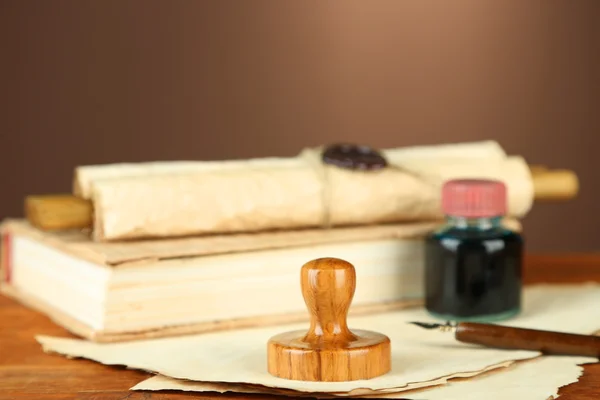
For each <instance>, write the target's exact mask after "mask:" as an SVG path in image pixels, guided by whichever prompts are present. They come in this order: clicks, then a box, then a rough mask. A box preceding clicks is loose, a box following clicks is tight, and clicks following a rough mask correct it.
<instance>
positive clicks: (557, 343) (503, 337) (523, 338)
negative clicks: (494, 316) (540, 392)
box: [455, 322, 600, 357]
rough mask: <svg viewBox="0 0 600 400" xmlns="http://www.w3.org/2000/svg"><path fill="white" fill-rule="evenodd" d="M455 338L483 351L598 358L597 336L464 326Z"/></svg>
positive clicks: (490, 325) (599, 352) (457, 330)
mask: <svg viewBox="0 0 600 400" xmlns="http://www.w3.org/2000/svg"><path fill="white" fill-rule="evenodd" d="M455 337H456V339H457V340H459V341H461V342H465V343H473V344H479V345H482V346H486V347H495V348H502V349H518V350H533V351H540V352H542V353H544V354H554V355H569V356H585V357H600V336H592V335H576V334H572V333H563V332H549V331H542V330H537V329H523V328H513V327H508V326H500V325H493V324H480V323H474V322H463V323H460V324H458V326H457V328H456V333H455Z"/></svg>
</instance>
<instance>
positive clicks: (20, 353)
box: [0, 254, 600, 400]
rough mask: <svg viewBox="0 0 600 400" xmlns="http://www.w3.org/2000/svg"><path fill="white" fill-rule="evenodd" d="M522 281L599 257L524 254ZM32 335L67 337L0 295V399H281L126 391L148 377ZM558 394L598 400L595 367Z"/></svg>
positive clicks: (595, 268)
mask: <svg viewBox="0 0 600 400" xmlns="http://www.w3.org/2000/svg"><path fill="white" fill-rule="evenodd" d="M524 278H525V281H526V283H529V284H531V283H541V282H545V283H577V282H587V281H595V282H600V254H589V255H586V254H584V255H581V254H569V255H536V256H527V257H526V262H525V269H524ZM36 334H44V335H54V336H62V337H73V336H72V335H70V334H69V333H68V332H67V331H66V330H64V329H62V328H60V327H59V326H57V325H55V324H54V323H52V321H50V319H49V318H47V317H45V316H44V315H42V314H40V313H37V312H34V311H31V310H29V309H27V308H25V307H23V306H22V305H20V304H18V303H16V302H15V301H13V300H10V299H8V298H6V297H3V296H0V400H9V399H15V400H25V399H27V400H29V399H36V400H37V399H48V400H67V399H69V400H70V399H81V400H92V399H103V400H120V399H131V400H140V399H151V400H183V399H191V398H193V399H227V400H233V399H245V398H251V399H264V398H266V399H287V398H285V397H275V396H249V395H236V394H231V393H227V394H224V395H217V394H215V393H204V394H198V393H176V392H160V393H153V392H131V391H129V388H130V387H132V386H134V385H135V384H137V383H138V382H140V381H142V380H144V379H146V378H148V377H150V376H151V375H150V374H148V373H145V372H141V371H133V370H128V369H123V368H116V367H107V366H104V365H100V364H97V363H94V362H91V361H87V360H69V359H66V358H64V357H61V356H58V355H53V354H45V353H43V352H42V351H41V348H40V346H39V345H38V343H37V342H36V341H35V340H34V335H36ZM457 380H460V379H457ZM560 394H561V397H560V399H561V400H588V399H589V400H592V399H594V400H597V399H599V398H600V363H590V364H586V365H584V373H583V376H582V377H581V378H580V379H579V382H575V383H573V384H570V385H568V386H565V387H563V388H561V389H560ZM419 397H422V395H421V396H420V395H419V394H418V393H412V392H408V393H406V398H408V399H410V398H419Z"/></svg>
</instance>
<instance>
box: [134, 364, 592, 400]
mask: <svg viewBox="0 0 600 400" xmlns="http://www.w3.org/2000/svg"><path fill="white" fill-rule="evenodd" d="M593 361H594V360H593V359H590V358H588V357H536V358H534V359H531V360H525V361H519V362H507V363H506V364H507V365H504V367H505V368H502V369H500V368H498V369H497V370H494V371H492V372H491V373H489V374H482V375H481V376H477V377H473V378H471V379H468V380H464V381H449V382H448V383H447V384H446V385H442V386H436V387H432V388H430V389H423V390H419V391H414V392H408V393H407V392H406V391H402V392H396V393H386V394H369V395H368V396H369V398H381V399H400V398H403V399H411V400H421V399H423V400H447V399H461V400H481V399H483V398H485V399H486V400H505V399H540V400H546V399H548V398H553V396H556V395H557V394H558V389H559V388H560V387H561V386H565V385H567V384H569V383H572V382H576V381H577V379H578V378H579V376H580V375H581V371H582V368H581V367H580V366H579V364H584V363H588V362H593ZM442 383H444V382H441V383H440V384H442ZM132 390H151V391H155V390H181V391H194V392H217V393H225V392H235V393H262V394H278V395H290V396H297V395H298V392H291V391H282V390H273V389H271V388H265V387H257V386H251V385H244V384H231V383H230V384H227V383H208V382H207V383H205V382H194V381H185V380H181V379H173V378H169V377H166V376H162V375H157V376H154V377H152V378H149V379H146V380H145V381H142V382H140V383H139V384H137V385H136V386H134V387H133V388H132ZM374 393H377V392H374ZM310 396H312V397H321V396H320V395H319V394H316V395H315V394H311V395H310ZM322 396H323V397H327V398H331V397H334V396H335V395H322Z"/></svg>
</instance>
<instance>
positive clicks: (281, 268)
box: [1, 220, 514, 341]
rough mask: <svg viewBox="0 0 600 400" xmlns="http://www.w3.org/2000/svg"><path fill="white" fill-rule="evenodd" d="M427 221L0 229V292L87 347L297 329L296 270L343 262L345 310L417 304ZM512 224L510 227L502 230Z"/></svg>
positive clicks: (23, 225)
mask: <svg viewBox="0 0 600 400" xmlns="http://www.w3.org/2000/svg"><path fill="white" fill-rule="evenodd" d="M438 225H439V223H438V222H421V223H409V224H402V225H380V226H366V227H356V228H336V229H314V230H299V231H282V232H264V233H255V234H235V235H221V236H206V237H189V238H179V239H163V240H146V241H131V242H115V243H98V242H94V241H93V240H91V238H90V237H89V234H86V233H84V232H81V231H62V232H44V231H42V230H38V229H36V228H33V227H32V226H30V225H29V224H28V223H27V222H25V221H21V220H8V221H5V222H4V223H3V225H2V234H3V249H2V250H3V263H2V271H1V272H2V274H1V276H2V285H1V287H2V291H3V292H5V293H7V294H9V295H12V296H14V297H16V298H18V299H19V300H21V301H22V302H24V303H26V304H28V305H30V306H32V307H34V308H37V309H39V310H41V311H42V312H45V313H46V314H48V315H49V316H50V317H51V318H53V319H54V320H55V321H56V322H58V323H59V324H61V325H63V326H65V327H66V328H67V329H69V330H70V331H72V332H74V333H75V334H78V335H80V336H83V337H86V338H88V339H92V340H95V341H120V340H128V339H136V338H147V337H158V336H167V335H176V334H185V333H192V332H205V331H214V330H219V329H228V328H237V327H248V326H257V325H268V324H273V323H282V322H295V321H304V320H306V318H307V312H306V310H305V304H304V301H303V299H302V297H301V293H300V291H299V290H298V280H299V273H300V267H301V266H302V265H303V264H304V263H305V262H307V261H310V260H312V259H315V258H319V257H339V258H343V259H345V260H348V261H350V262H352V263H353V264H354V266H355V268H356V273H357V281H358V282H359V284H358V286H357V289H356V294H355V297H354V301H353V307H352V310H353V312H354V313H356V314H361V313H367V312H374V311H378V310H381V311H385V310H390V309H394V308H399V307H404V306H407V305H415V304H419V303H420V298H421V295H422V285H421V279H422V278H421V275H422V269H423V251H422V239H421V238H422V237H423V236H424V235H425V234H426V233H428V232H430V231H432V230H433V229H435V228H436V227H437V226H438ZM513 225H514V224H513Z"/></svg>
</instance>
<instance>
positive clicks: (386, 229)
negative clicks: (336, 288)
mask: <svg viewBox="0 0 600 400" xmlns="http://www.w3.org/2000/svg"><path fill="white" fill-rule="evenodd" d="M442 224H443V221H429V222H411V223H405V224H386V225H368V226H355V227H340V228H333V229H301V230H295V231H294V230H292V231H277V232H256V233H238V234H225V235H211V236H196V237H184V238H166V239H158V240H137V241H134V240H131V241H125V242H95V241H93V240H91V239H90V237H89V235H87V234H86V233H84V232H81V231H76V230H73V231H53V232H46V231H42V230H39V229H36V228H34V227H32V226H31V225H30V224H29V223H27V222H26V221H24V220H7V221H4V222H3V223H2V224H1V225H0V232H2V233H4V234H18V235H25V236H28V237H31V238H32V239H35V240H37V241H39V242H42V243H45V244H48V245H50V246H53V247H56V248H57V249H60V250H63V251H65V252H67V253H69V254H72V255H74V256H77V257H80V258H82V259H84V260H87V261H91V262H97V263H99V264H106V265H114V266H117V265H122V264H126V263H133V262H142V261H147V260H150V261H152V262H155V261H157V260H166V259H174V258H183V257H198V256H209V255H216V254H230V253H241V252H247V251H258V250H272V249H284V248H296V247H307V246H315V245H323V244H333V243H348V242H358V241H365V242H367V241H376V240H386V239H407V240H409V239H422V238H423V237H424V236H425V235H427V234H429V233H431V232H432V231H434V230H435V229H437V228H439V227H440V226H441V225H442ZM503 225H504V226H506V227H507V228H509V229H512V230H514V231H521V229H522V226H521V224H520V222H519V221H517V220H515V219H509V218H507V219H505V220H504V221H503Z"/></svg>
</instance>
